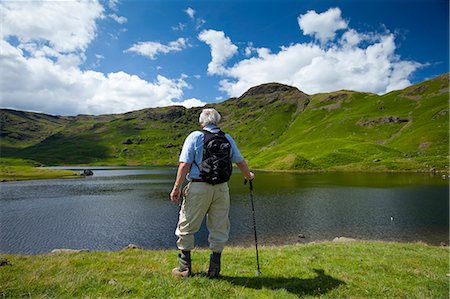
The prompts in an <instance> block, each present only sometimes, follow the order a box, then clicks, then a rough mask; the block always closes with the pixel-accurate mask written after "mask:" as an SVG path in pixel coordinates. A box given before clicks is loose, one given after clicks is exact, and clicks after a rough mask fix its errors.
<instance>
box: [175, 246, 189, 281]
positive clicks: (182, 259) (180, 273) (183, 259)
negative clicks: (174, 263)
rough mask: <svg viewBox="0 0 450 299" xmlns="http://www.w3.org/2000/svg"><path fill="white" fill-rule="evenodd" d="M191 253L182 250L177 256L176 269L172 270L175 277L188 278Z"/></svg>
mask: <svg viewBox="0 0 450 299" xmlns="http://www.w3.org/2000/svg"><path fill="white" fill-rule="evenodd" d="M191 268H192V266H191V252H190V251H184V250H182V251H181V253H179V254H178V267H176V268H174V269H173V270H172V275H173V276H175V277H188V276H190V275H191Z"/></svg>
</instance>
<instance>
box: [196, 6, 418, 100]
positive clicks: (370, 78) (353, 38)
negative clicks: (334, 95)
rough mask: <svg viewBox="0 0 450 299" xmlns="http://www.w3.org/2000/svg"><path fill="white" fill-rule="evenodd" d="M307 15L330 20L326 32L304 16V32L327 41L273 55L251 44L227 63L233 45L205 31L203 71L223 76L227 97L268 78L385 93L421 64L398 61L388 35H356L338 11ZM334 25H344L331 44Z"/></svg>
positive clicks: (306, 86) (311, 89)
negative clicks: (242, 54) (206, 59)
mask: <svg viewBox="0 0 450 299" xmlns="http://www.w3.org/2000/svg"><path fill="white" fill-rule="evenodd" d="M329 12H331V13H329ZM327 13H328V14H327ZM324 14H325V16H326V19H327V20H333V21H332V22H328V23H327V22H325V21H324ZM306 15H308V16H309V17H308V18H311V17H312V16H316V17H317V18H318V21H317V22H316V23H317V24H323V23H324V22H325V23H326V24H332V25H328V26H326V28H328V29H327V30H325V29H324V28H325V27H323V26H322V27H320V28H322V29H320V30H322V31H319V30H318V29H317V28H319V27H316V29H315V31H312V27H308V26H310V25H311V24H314V20H312V19H310V20H309V19H306V20H307V22H306V24H308V25H306V28H309V30H310V31H308V32H314V33H313V34H314V35H315V36H317V38H318V39H321V40H322V41H324V40H328V41H330V42H329V43H327V44H326V45H325V44H323V43H320V44H316V43H296V44H291V45H289V46H282V47H281V48H280V50H279V51H277V52H274V53H272V52H271V51H270V49H267V48H254V47H253V45H252V44H251V43H250V44H248V46H247V47H246V49H245V54H246V56H247V58H245V59H242V60H240V61H238V62H237V63H235V64H234V65H232V66H230V67H226V66H224V64H225V62H226V61H227V59H229V58H230V57H231V56H232V55H234V53H235V52H236V49H237V48H236V47H235V46H234V45H233V44H232V42H231V40H230V39H229V38H228V37H227V36H225V34H224V32H221V31H220V32H218V31H214V30H210V31H209V32H213V33H214V35H213V37H214V38H212V37H209V38H206V37H203V38H200V40H202V41H204V42H206V43H207V44H208V45H209V46H210V48H211V56H212V60H211V62H210V64H209V65H208V74H210V75H221V76H223V79H222V80H221V81H220V89H221V90H222V91H224V92H226V93H227V94H228V95H229V96H232V97H236V96H240V95H241V94H242V93H243V92H245V91H246V90H247V89H249V88H250V87H252V86H255V85H258V84H262V83H267V82H280V83H284V84H289V85H292V86H296V87H298V88H299V89H300V90H302V91H304V92H306V93H309V94H314V93H319V92H331V91H336V90H340V89H350V90H356V91H364V92H373V93H378V94H384V93H387V92H389V91H392V90H395V89H402V88H405V87H407V86H409V85H410V84H411V82H410V81H409V80H408V78H409V76H411V74H412V73H413V72H414V71H415V70H417V69H418V68H420V67H422V64H420V63H418V62H415V61H407V60H402V59H401V57H400V56H399V55H397V54H395V50H396V48H397V47H396V44H395V36H394V35H393V34H392V33H389V32H383V33H361V32H358V31H356V30H354V29H352V28H348V24H347V23H345V22H344V23H343V21H342V19H341V17H340V10H338V9H330V10H328V11H327V12H325V13H323V14H315V13H314V14H313V13H311V12H308V13H307V14H306ZM303 16H305V15H303ZM301 17H302V16H301ZM302 20H304V19H303V18H302ZM319 21H320V22H319ZM333 24H334V25H333ZM336 28H341V29H342V28H348V29H347V30H346V31H345V32H344V33H343V34H342V35H341V37H340V39H337V40H336V41H335V42H331V40H330V39H331V38H333V39H335V36H334V35H335V34H336ZM363 41H364V42H363ZM230 45H233V46H234V48H233V50H227V49H230V48H231V46H230Z"/></svg>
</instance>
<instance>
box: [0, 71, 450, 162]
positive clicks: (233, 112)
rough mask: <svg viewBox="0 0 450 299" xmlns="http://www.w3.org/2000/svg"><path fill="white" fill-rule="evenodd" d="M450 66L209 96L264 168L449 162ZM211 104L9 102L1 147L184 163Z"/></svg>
mask: <svg viewBox="0 0 450 299" xmlns="http://www.w3.org/2000/svg"><path fill="white" fill-rule="evenodd" d="M448 88H449V75H448V74H444V75H441V76H439V77H437V78H435V79H432V80H429V81H425V82H422V83H420V84H417V85H413V86H410V87H408V88H406V89H404V90H401V91H394V92H391V93H388V94H385V95H383V96H378V95H375V94H371V93H361V92H353V91H345V90H343V91H337V92H332V93H326V94H316V95H306V94H304V93H302V92H301V91H299V90H298V89H297V88H295V87H291V86H287V85H283V84H278V83H268V84H263V85H260V86H256V87H253V88H251V89H249V90H248V91H247V92H246V93H244V94H243V95H242V96H241V97H239V98H231V99H229V100H227V101H225V102H222V103H218V104H214V105H211V104H210V105H207V107H214V108H216V109H217V110H218V111H219V112H220V113H221V114H222V116H223V123H222V129H223V130H224V131H226V132H229V133H230V134H232V136H233V137H234V139H235V140H236V141H237V142H238V144H239V147H240V148H241V151H242V152H243V154H244V156H245V157H246V158H247V159H248V160H249V162H250V164H251V166H252V167H254V168H264V169H278V170H362V171H386V170H393V171H395V170H406V171H414V170H424V171H430V170H433V168H434V169H436V170H442V171H445V170H448V145H449V139H448V134H449V113H448V112H449V107H448V100H449V89H448ZM201 109H202V108H191V109H186V108H184V107H177V106H172V107H164V108H153V109H143V110H139V111H133V112H128V113H125V114H116V115H101V116H87V115H79V116H50V115H45V114H39V113H31V112H22V111H14V110H7V109H2V110H1V111H0V121H1V137H0V141H1V155H2V156H4V157H13V158H22V159H31V160H35V161H37V162H40V163H43V164H52V165H55V164H97V165H99V164H110V165H112V164H115V165H175V164H176V163H177V158H178V154H179V151H180V149H181V146H182V143H183V141H184V138H185V137H186V136H187V134H189V132H191V131H193V130H196V129H198V128H199V127H198V115H199V113H200V111H201Z"/></svg>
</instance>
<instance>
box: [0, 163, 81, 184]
mask: <svg viewBox="0 0 450 299" xmlns="http://www.w3.org/2000/svg"><path fill="white" fill-rule="evenodd" d="M38 166H39V164H38V163H36V162H34V161H31V160H24V159H14V158H2V159H0V181H3V182H4V181H21V180H38V179H59V178H76V177H78V178H79V177H81V176H80V175H79V174H78V173H76V172H73V171H70V170H53V169H42V168H39V167H38Z"/></svg>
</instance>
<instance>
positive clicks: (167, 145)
mask: <svg viewBox="0 0 450 299" xmlns="http://www.w3.org/2000/svg"><path fill="white" fill-rule="evenodd" d="M164 147H165V148H172V147H175V145H173V144H172V143H169V144H166V145H165V146H164Z"/></svg>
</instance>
